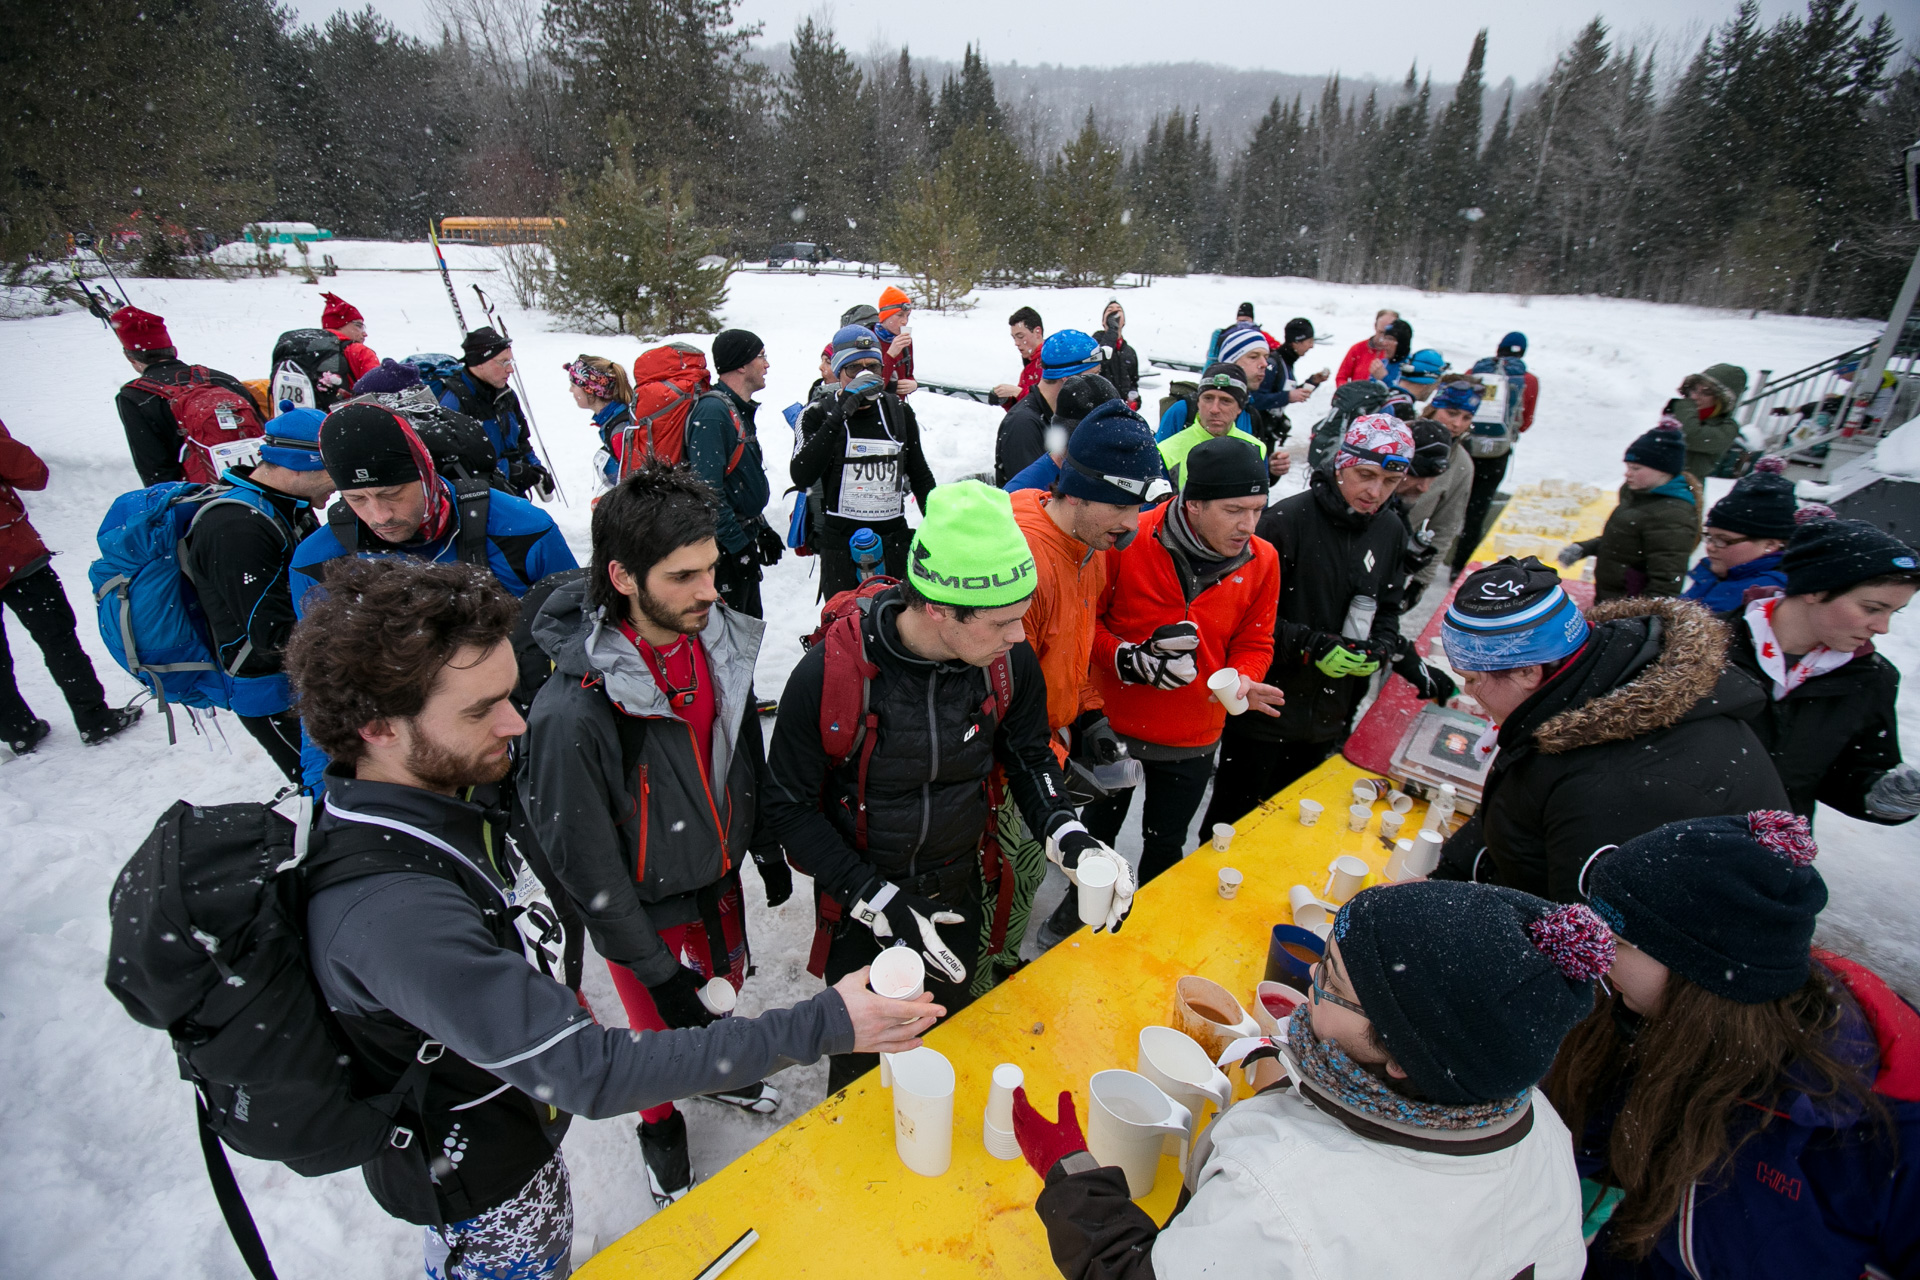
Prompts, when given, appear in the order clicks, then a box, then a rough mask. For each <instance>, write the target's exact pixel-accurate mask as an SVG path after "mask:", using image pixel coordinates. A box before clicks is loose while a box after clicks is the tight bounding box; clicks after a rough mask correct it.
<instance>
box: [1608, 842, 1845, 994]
mask: <svg viewBox="0 0 1920 1280" xmlns="http://www.w3.org/2000/svg"><path fill="white" fill-rule="evenodd" d="M1817 853H1818V850H1817V849H1816V848H1815V847H1814V843H1813V832H1812V830H1811V828H1809V827H1808V826H1807V820H1806V819H1805V818H1803V817H1801V816H1800V815H1799V814H1795V813H1787V812H1785V811H1783V810H1779V809H1763V810H1759V811H1757V812H1754V813H1742V814H1732V815H1729V816H1727V817H1721V818H1688V819H1686V820H1685V821H1682V822H1669V823H1668V824H1667V825H1666V826H1664V827H1656V828H1655V829H1654V830H1652V831H1649V832H1647V833H1646V834H1645V835H1642V836H1635V837H1634V838H1633V839H1631V840H1629V841H1627V842H1626V843H1625V844H1623V845H1621V846H1620V847H1619V848H1617V849H1612V850H1608V851H1606V852H1603V853H1601V854H1599V855H1598V856H1597V857H1596V858H1595V859H1594V862H1593V866H1592V867H1591V868H1590V869H1589V870H1588V872H1587V876H1586V891H1587V901H1588V902H1589V903H1591V904H1592V906H1593V909H1594V911H1595V912H1596V913H1598V914H1599V916H1600V918H1601V919H1602V920H1605V921H1606V922H1607V925H1608V926H1609V927H1610V928H1611V929H1612V930H1613V931H1614V932H1615V933H1617V934H1619V935H1620V936H1621V937H1623V938H1625V939H1626V940H1627V941H1628V942H1631V943H1632V944H1633V945H1634V946H1636V947H1638V948H1640V950H1642V951H1644V952H1646V953H1647V954H1648V955H1650V956H1652V957H1653V958H1654V959H1655V960H1658V961H1659V962H1660V963H1661V964H1663V965H1665V966H1667V968H1669V969H1671V970H1673V972H1675V973H1677V974H1679V975H1680V976H1681V977H1683V978H1685V979H1687V980H1688V981H1689V982H1692V983H1693V984H1695V985H1696V986H1700V987H1704V988H1705V989H1707V990H1708V991H1711V992H1712V993H1713V994H1714V995H1717V996H1722V997H1724V998H1726V999H1728V1000H1733V1001H1736V1002H1738V1003H1740V1004H1766V1003H1767V1002H1768V1001H1772V1000H1778V999H1780V998H1781V997H1782V996H1786V995H1791V994H1792V993H1793V992H1794V991H1796V990H1798V989H1799V986H1800V984H1801V983H1803V982H1805V981H1806V980H1807V964H1808V951H1809V948H1811V947H1812V945H1813V922H1814V918H1815V917H1816V916H1818V915H1819V914H1820V910H1821V908H1822V907H1825V906H1826V905H1827V886H1826V882H1825V881H1823V880H1822V879H1821V878H1820V873H1819V872H1818V871H1815V870H1814V869H1813V860H1814V856H1815V855H1816V854H1817Z"/></svg>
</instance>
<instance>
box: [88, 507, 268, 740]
mask: <svg viewBox="0 0 1920 1280" xmlns="http://www.w3.org/2000/svg"><path fill="white" fill-rule="evenodd" d="M220 503H238V504H240V505H243V506H248V507H252V508H253V509H254V510H256V511H258V512H260V513H261V514H262V515H264V516H266V517H267V518H268V519H270V520H272V521H273V523H274V527H275V528H277V529H279V530H280V535H281V537H282V538H284V539H285V540H286V544H287V549H288V550H289V551H291V550H292V549H293V531H292V530H291V529H289V528H288V527H287V525H286V522H285V521H284V520H282V519H281V517H280V513H279V512H277V511H275V510H274V509H273V504H272V503H271V502H269V501H268V500H267V499H266V498H265V497H264V496H263V495H261V494H259V493H257V492H255V491H254V490H252V489H249V488H247V487H245V486H244V485H228V484H189V483H186V482H184V481H178V480H176V481H169V482H167V483H165V484H156V485H154V486H153V487H152V488H149V489H136V490H134V491H133V492H132V493H123V494H121V495H120V496H119V497H118V498H115V499H114V500H113V505H112V506H110V507H108V508H107V514H106V517H105V518H104V519H102V520H101V521H100V532H99V534H98V535H97V538H98V541H99V544H100V558H99V559H98V560H95V561H94V562H93V565H92V566H91V567H90V568H89V569H88V570H87V580H88V581H89V582H91V583H92V584H93V598H94V603H95V604H96V605H97V606H98V608H99V614H100V638H101V639H102V640H103V641H105V642H106V646H107V651H108V652H109V653H111V654H112V655H113V660H114V661H115V662H118V663H119V664H120V665H121V666H122V667H124V668H125V669H126V672H127V674H128V675H130V676H132V677H133V678H134V679H136V680H138V681H139V682H140V683H141V684H143V685H145V686H146V687H147V688H148V690H150V691H151V692H152V694H153V696H154V698H155V700H156V701H158V702H159V704H160V710H161V712H162V714H164V715H165V716H166V718H167V740H168V741H169V742H172V741H174V740H175V738H174V732H173V710H172V707H171V706H170V704H171V703H174V702H177V703H179V704H180V705H182V706H184V707H199V708H209V707H218V708H222V709H225V710H230V711H232V712H234V713H235V714H236V715H243V716H261V715H271V714H273V713H275V712H279V711H284V710H286V708H287V706H288V704H289V702H290V701H291V698H290V697H289V694H288V689H287V678H286V676H285V675H284V674H275V675H271V676H247V677H237V676H234V675H233V674H232V669H231V668H230V667H223V666H222V665H221V662H220V659H219V656H218V655H217V653H216V652H215V650H214V644H213V637H212V633H211V632H210V631H209V630H208V628H207V618H206V614H205V612H204V611H203V610H202V609H201V607H200V598H199V596H198V595H197V594H196V593H195V591H194V588H193V583H192V582H190V581H189V580H188V578H187V572H186V557H185V553H184V548H183V544H184V543H185V541H186V537H187V535H188V533H189V532H191V531H192V529H193V523H194V521H195V520H197V519H198V518H199V517H200V515H201V513H202V512H205V511H207V510H209V509H210V508H212V507H214V506H216V505H218V504H220ZM250 651H251V646H243V647H242V648H241V650H240V653H239V654H238V655H237V656H236V657H235V658H234V660H233V664H232V665H233V666H234V667H237V666H239V665H240V663H241V662H242V661H244V660H245V659H246V657H247V655H248V653H249V652H250Z"/></svg>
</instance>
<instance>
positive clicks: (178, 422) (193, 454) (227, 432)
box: [130, 364, 267, 484]
mask: <svg viewBox="0 0 1920 1280" xmlns="http://www.w3.org/2000/svg"><path fill="white" fill-rule="evenodd" d="M130 385H132V386H136V387H138V388H140V389H141V390H142V391H148V392H152V393H153V394H154V395H156V396H159V397H160V398H161V399H163V400H165V401H166V402H167V408H168V409H169V410H170V411H172V413H173V425H174V428H175V429H176V430H178V431H179V432H180V438H181V439H182V440H183V441H184V442H185V443H184V444H183V445H182V446H181V449H180V466H181V469H182V470H184V471H185V472H186V476H187V481H188V482H189V483H190V484H212V483H213V482H214V481H216V480H218V479H219V478H220V472H221V469H222V467H223V466H224V463H223V462H222V461H221V460H219V459H217V458H216V457H215V456H214V450H215V449H216V448H217V447H218V446H220V445H228V444H232V443H234V442H235V441H237V440H254V439H258V438H259V437H261V436H263V435H265V434H266V433H267V430H266V428H265V427H264V426H262V425H261V422H260V410H259V407H258V406H256V405H255V404H254V403H253V398H252V397H251V396H247V395H243V394H241V393H240V392H238V391H234V390H231V389H230V388H227V387H223V386H221V385H220V384H219V383H217V382H214V381H213V380H212V379H211V378H209V377H208V376H207V370H206V366H204V365H198V364H196V365H193V366H192V367H191V368H189V369H188V370H187V376H186V378H185V379H184V380H183V381H180V382H159V381H156V380H155V379H152V378H135V379H134V380H133V382H132V383H131V384H130Z"/></svg>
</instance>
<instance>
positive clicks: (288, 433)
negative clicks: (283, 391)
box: [260, 409, 327, 471]
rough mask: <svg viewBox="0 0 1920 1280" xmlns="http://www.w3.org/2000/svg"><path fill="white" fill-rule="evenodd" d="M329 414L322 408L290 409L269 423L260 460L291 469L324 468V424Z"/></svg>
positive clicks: (316, 469)
mask: <svg viewBox="0 0 1920 1280" xmlns="http://www.w3.org/2000/svg"><path fill="white" fill-rule="evenodd" d="M326 419H327V415H326V414H324V413H322V412H320V411H319V410H318V409H288V410H286V411H284V412H283V413H281V415H280V416H279V417H277V418H274V419H272V420H270V421H269V422H268V423H267V429H266V435H265V436H264V437H263V438H262V439H261V441H260V461H262V462H270V463H272V464H273V465H274V466H276V467H285V468H286V469H287V470H289V471H324V470H325V469H326V466H327V464H326V460H325V459H323V458H322V457H321V456H320V424H321V423H322V422H325V421H326Z"/></svg>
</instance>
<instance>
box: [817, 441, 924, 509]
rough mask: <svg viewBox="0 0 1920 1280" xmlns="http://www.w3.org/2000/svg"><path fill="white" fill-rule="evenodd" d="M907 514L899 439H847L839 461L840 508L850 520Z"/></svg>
mask: <svg viewBox="0 0 1920 1280" xmlns="http://www.w3.org/2000/svg"><path fill="white" fill-rule="evenodd" d="M905 513H906V500H905V498H904V496H903V495H902V494H901V492H900V442H899V441H897V440H859V439H849V440H848V441H847V453H846V457H845V458H844V459H842V461H841V463H840V508H839V510H837V511H835V512H834V514H835V515H837V516H841V517H844V518H846V519H849V520H892V519H895V518H897V517H899V516H901V515H904V514H905Z"/></svg>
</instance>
